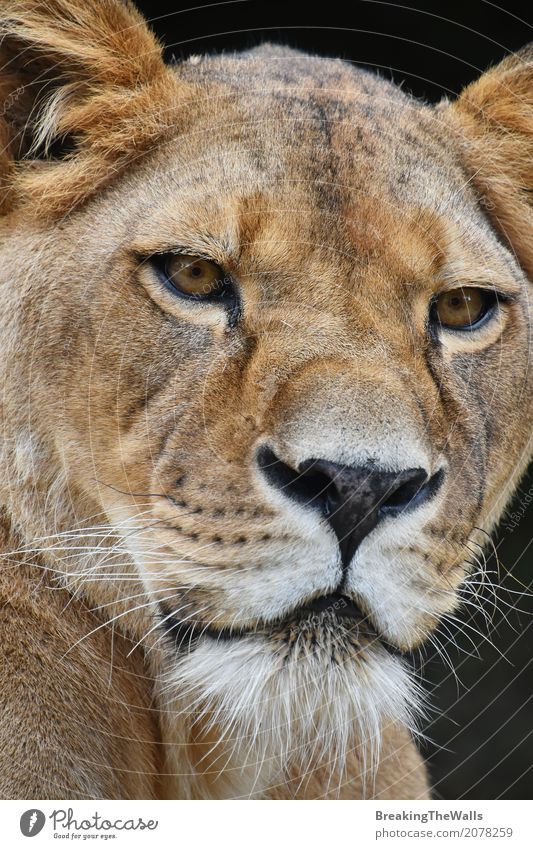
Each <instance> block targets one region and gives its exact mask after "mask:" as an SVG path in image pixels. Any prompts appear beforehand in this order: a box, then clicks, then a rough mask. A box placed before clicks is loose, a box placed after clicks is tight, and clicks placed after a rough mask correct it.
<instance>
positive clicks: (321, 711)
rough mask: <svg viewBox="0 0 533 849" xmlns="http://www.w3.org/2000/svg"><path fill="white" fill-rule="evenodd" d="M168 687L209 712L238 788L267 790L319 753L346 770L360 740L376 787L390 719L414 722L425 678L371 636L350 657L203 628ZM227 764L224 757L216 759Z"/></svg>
mask: <svg viewBox="0 0 533 849" xmlns="http://www.w3.org/2000/svg"><path fill="white" fill-rule="evenodd" d="M164 689H165V691H166V695H167V696H168V697H169V700H173V699H174V698H177V699H178V700H179V703H180V704H181V705H182V706H183V707H182V710H183V712H184V714H187V715H189V716H190V714H191V713H192V714H193V715H196V716H200V715H202V714H203V716H204V719H205V723H206V725H211V724H212V725H214V726H216V727H217V729H218V733H219V734H221V737H222V740H223V742H224V746H223V750H224V755H223V756H222V757H220V758H219V764H220V771H221V774H222V773H224V771H227V774H228V776H232V778H230V779H229V782H228V784H227V791H226V792H227V795H229V796H238V795H246V796H251V795H255V796H258V795H259V796H260V795H261V792H262V791H264V790H266V789H267V787H268V786H272V785H274V784H275V783H276V782H277V780H281V779H282V776H283V775H287V773H288V772H291V773H292V774H296V775H302V776H305V774H306V773H308V772H309V771H310V770H312V768H313V766H314V765H315V766H316V765H317V763H318V761H323V762H324V764H327V765H329V768H330V770H331V777H332V779H333V776H334V775H335V776H342V773H343V767H344V763H345V760H346V756H347V754H348V753H349V752H350V751H353V750H356V752H357V755H358V757H359V760H360V763H361V775H362V778H363V784H364V785H366V786H367V787H368V792H369V793H371V787H372V778H373V774H374V772H375V768H376V766H377V763H378V760H379V752H380V733H381V728H382V726H383V725H384V724H385V723H387V722H394V723H400V724H403V725H406V726H407V727H408V728H410V729H411V730H415V729H414V726H415V721H414V717H415V716H416V715H417V713H418V712H419V709H420V694H419V691H418V687H417V685H416V683H415V681H414V680H413V678H412V676H411V674H410V673H409V671H408V668H407V666H406V664H405V663H404V662H403V661H402V660H401V659H400V658H397V657H393V656H391V655H390V654H389V653H388V652H387V651H386V650H385V649H384V647H383V646H382V645H380V644H378V643H373V644H372V645H370V644H369V645H366V646H363V648H362V650H361V652H360V654H357V655H355V656H351V657H350V658H347V659H346V660H344V662H342V663H341V664H338V663H334V662H332V660H331V658H329V657H327V656H325V654H324V653H323V652H322V651H321V650H315V651H311V652H309V653H307V654H306V655H305V656H302V655H299V656H298V657H292V656H291V655H289V656H288V657H287V655H286V654H285V655H284V654H283V652H280V651H279V649H278V648H277V647H276V644H275V643H274V642H272V641H271V640H268V639H266V638H265V637H260V636H250V637H242V638H239V639H235V640H231V641H224V642H217V641H215V640H214V639H212V638H209V637H206V638H203V639H202V640H201V641H200V642H199V643H198V644H197V645H196V647H195V648H193V650H192V651H190V652H189V653H184V654H183V655H181V656H178V657H177V658H176V660H175V662H173V663H172V666H171V671H170V672H169V673H168V675H167V677H166V680H165V684H164ZM216 768H218V767H216Z"/></svg>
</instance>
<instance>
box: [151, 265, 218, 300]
mask: <svg viewBox="0 0 533 849" xmlns="http://www.w3.org/2000/svg"><path fill="white" fill-rule="evenodd" d="M165 274H166V277H167V278H168V281H169V283H171V284H172V285H173V286H174V288H175V289H177V290H178V292H181V293H182V294H183V295H188V296H189V297H190V298H202V299H209V298H213V297H217V296H219V297H220V296H223V295H224V293H225V289H226V287H227V281H226V280H225V278H224V273H223V271H222V269H221V268H220V266H218V265H216V264H215V263H214V262H210V261H209V260H208V259H201V258H200V257H196V256H189V255H186V254H167V256H166V261H165Z"/></svg>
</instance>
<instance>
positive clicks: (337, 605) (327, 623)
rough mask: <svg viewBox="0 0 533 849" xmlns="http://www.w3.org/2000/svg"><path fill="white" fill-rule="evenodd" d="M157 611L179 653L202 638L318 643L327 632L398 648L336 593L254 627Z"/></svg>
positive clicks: (391, 648) (161, 609)
mask: <svg viewBox="0 0 533 849" xmlns="http://www.w3.org/2000/svg"><path fill="white" fill-rule="evenodd" d="M160 611H161V623H160V624H161V627H162V629H163V630H164V632H165V633H166V635H167V637H168V638H169V639H170V640H171V641H172V643H173V644H174V647H175V649H176V650H177V651H178V652H179V653H182V652H190V651H191V650H192V649H193V648H194V646H195V645H196V643H197V642H198V640H199V639H200V638H204V637H206V638H211V639H213V640H216V641H217V642H221V641H233V640H238V639H241V638H243V637H247V636H248V637H253V636H257V637H263V638H265V637H266V638H267V639H270V640H273V641H274V642H276V643H278V642H280V641H286V642H292V641H294V640H295V639H297V638H298V637H300V636H301V635H303V634H305V635H306V637H308V638H309V637H310V638H311V640H314V641H317V642H320V639H321V637H322V636H323V635H324V634H325V633H326V632H327V633H328V634H329V635H331V634H335V633H338V634H339V635H350V636H351V637H353V638H355V639H356V640H357V643H358V644H360V643H361V642H362V641H364V642H366V643H369V642H374V643H375V642H380V643H381V644H382V645H383V646H384V647H385V648H386V649H387V650H388V651H393V652H394V653H396V651H397V650H396V649H394V647H392V646H390V645H389V644H388V643H386V642H385V641H384V640H383V639H382V637H381V636H380V635H379V634H378V633H377V632H376V630H375V629H374V627H373V625H372V623H371V622H370V621H369V618H368V616H366V615H365V614H364V613H363V611H362V610H361V609H360V608H359V607H358V606H357V605H356V604H355V602H354V601H353V600H352V599H350V598H348V596H344V595H341V594H339V593H331V594H329V595H324V596H319V597H317V598H314V599H311V600H310V601H307V602H305V603H304V604H303V605H301V606H299V607H297V608H295V609H294V610H293V611H291V612H290V613H289V614H286V615H285V616H283V617H280V618H278V619H272V620H268V621H259V622H257V624H256V625H253V626H234V627H224V626H223V627H215V626H213V625H206V624H205V623H202V622H198V621H195V620H193V619H192V618H187V619H179V618H178V617H177V616H174V615H173V614H172V612H170V611H168V610H166V609H165V608H164V606H163V605H160Z"/></svg>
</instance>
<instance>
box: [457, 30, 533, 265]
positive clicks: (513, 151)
mask: <svg viewBox="0 0 533 849" xmlns="http://www.w3.org/2000/svg"><path fill="white" fill-rule="evenodd" d="M446 110H449V111H450V114H451V116H452V117H453V120H454V123H455V125H456V126H457V127H458V129H459V138H460V142H461V148H462V156H463V160H464V162H465V165H466V167H467V169H468V171H469V173H470V175H471V180H472V182H473V183H474V185H475V186H476V187H477V189H478V191H479V194H480V197H481V202H482V204H483V206H484V207H485V209H486V211H487V213H488V214H489V216H490V217H491V219H492V221H493V224H494V226H495V227H496V229H497V230H498V231H499V232H500V233H501V234H502V235H503V236H504V238H505V239H506V240H507V242H508V243H509V245H510V246H511V248H512V249H513V251H514V253H515V255H516V256H517V259H518V260H519V262H520V263H521V264H522V266H523V268H524V270H525V271H526V273H527V274H528V276H529V277H530V279H531V280H533V44H529V45H528V46H527V47H524V48H522V50H519V51H518V52H517V53H514V54H512V55H510V56H508V57H507V58H506V59H504V60H503V61H502V62H501V63H500V64H499V65H496V66H495V67H494V68H491V69H490V70H489V71H487V72H486V73H485V74H483V75H482V76H481V77H480V78H479V79H478V80H477V81H476V82H474V83H472V84H471V85H469V86H467V88H466V89H465V90H464V91H463V92H462V93H461V95H460V96H459V98H458V99H457V101H455V103H453V104H450V105H449V106H448V107H446Z"/></svg>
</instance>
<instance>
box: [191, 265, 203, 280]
mask: <svg viewBox="0 0 533 849" xmlns="http://www.w3.org/2000/svg"><path fill="white" fill-rule="evenodd" d="M191 274H192V276H193V277H201V276H202V269H201V268H200V267H199V266H198V265H193V266H192V267H191Z"/></svg>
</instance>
